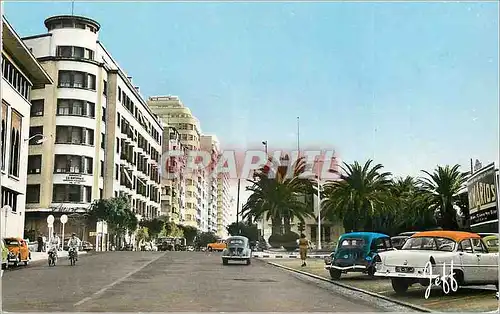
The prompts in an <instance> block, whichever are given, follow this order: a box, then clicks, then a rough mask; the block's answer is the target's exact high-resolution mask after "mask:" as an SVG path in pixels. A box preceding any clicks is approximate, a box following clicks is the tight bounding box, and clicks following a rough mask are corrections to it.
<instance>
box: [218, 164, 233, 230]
mask: <svg viewBox="0 0 500 314" xmlns="http://www.w3.org/2000/svg"><path fill="white" fill-rule="evenodd" d="M230 216H231V194H230V184H229V174H228V173H227V172H225V173H220V174H218V176H217V235H218V236H219V237H221V238H225V237H227V236H228V233H227V229H226V227H227V226H228V225H229V224H230V223H231V222H230Z"/></svg>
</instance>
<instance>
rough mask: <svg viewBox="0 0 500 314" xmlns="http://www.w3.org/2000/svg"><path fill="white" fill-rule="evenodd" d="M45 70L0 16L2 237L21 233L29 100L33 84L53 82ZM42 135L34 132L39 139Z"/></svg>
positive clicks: (25, 179)
mask: <svg viewBox="0 0 500 314" xmlns="http://www.w3.org/2000/svg"><path fill="white" fill-rule="evenodd" d="M52 83H53V82H52V80H51V78H50V76H49V75H48V73H47V72H46V71H45V70H44V69H43V67H42V66H41V65H40V64H39V62H38V61H37V60H36V58H35V56H34V55H33V54H32V53H31V51H30V49H29V48H28V47H27V46H26V45H25V44H24V43H23V41H22V40H21V38H20V37H19V35H18V34H17V33H16V32H15V30H14V28H13V27H12V26H11V25H10V24H9V22H8V21H7V20H6V19H5V18H4V17H2V84H1V89H2V90H1V92H2V93H1V94H2V106H1V109H0V116H1V117H2V126H1V138H0V141H1V149H2V152H1V158H0V159H1V160H0V163H1V178H0V183H1V195H2V199H1V208H2V210H1V211H0V217H1V219H2V223H1V226H0V229H1V230H2V233H1V236H2V237H24V233H25V228H24V220H25V204H26V197H29V194H28V195H27V191H26V182H27V168H28V160H27V158H26V156H27V155H28V141H29V123H30V121H29V120H30V113H31V112H32V110H33V108H32V106H31V103H30V98H31V92H32V87H33V85H36V86H45V85H46V84H52ZM43 139H44V138H43V136H37V137H36V138H35V140H36V141H39V142H41V141H42V140H43Z"/></svg>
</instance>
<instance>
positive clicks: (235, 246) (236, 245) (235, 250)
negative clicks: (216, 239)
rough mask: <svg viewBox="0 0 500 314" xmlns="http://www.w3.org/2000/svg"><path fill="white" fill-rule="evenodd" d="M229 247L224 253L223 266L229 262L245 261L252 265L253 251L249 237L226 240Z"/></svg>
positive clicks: (234, 237)
mask: <svg viewBox="0 0 500 314" xmlns="http://www.w3.org/2000/svg"><path fill="white" fill-rule="evenodd" d="M226 244H227V247H226V248H225V249H224V250H223V251H222V264H223V265H227V264H228V263H229V261H245V262H246V263H247V265H250V262H251V261H250V260H251V258H252V249H251V248H250V241H248V238H247V237H243V236H233V237H229V238H227V240H226Z"/></svg>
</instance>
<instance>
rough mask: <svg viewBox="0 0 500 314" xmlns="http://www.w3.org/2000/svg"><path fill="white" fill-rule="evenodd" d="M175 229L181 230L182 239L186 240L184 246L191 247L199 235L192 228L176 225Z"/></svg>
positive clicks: (194, 228) (195, 229)
mask: <svg viewBox="0 0 500 314" xmlns="http://www.w3.org/2000/svg"><path fill="white" fill-rule="evenodd" d="M177 227H179V228H180V229H181V230H182V232H183V234H184V238H185V239H186V244H187V245H192V244H193V242H194V239H195V238H196V236H197V235H198V233H199V231H198V228H196V227H193V226H183V225H177Z"/></svg>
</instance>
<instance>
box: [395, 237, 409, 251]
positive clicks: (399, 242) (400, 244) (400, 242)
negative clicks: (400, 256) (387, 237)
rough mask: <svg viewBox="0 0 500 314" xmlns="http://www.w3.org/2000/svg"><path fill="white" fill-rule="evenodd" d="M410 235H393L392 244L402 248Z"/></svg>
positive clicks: (396, 247)
mask: <svg viewBox="0 0 500 314" xmlns="http://www.w3.org/2000/svg"><path fill="white" fill-rule="evenodd" d="M409 237H410V236H405V235H397V236H394V237H391V243H392V246H393V247H394V248H395V249H397V250H399V249H401V248H402V247H403V245H404V244H405V242H406V240H407V239H408V238H409Z"/></svg>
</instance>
